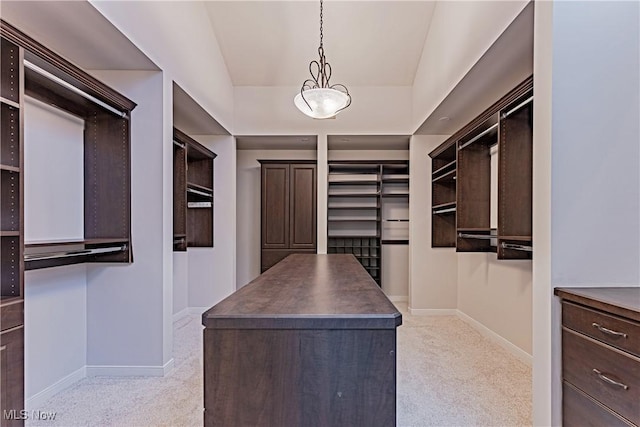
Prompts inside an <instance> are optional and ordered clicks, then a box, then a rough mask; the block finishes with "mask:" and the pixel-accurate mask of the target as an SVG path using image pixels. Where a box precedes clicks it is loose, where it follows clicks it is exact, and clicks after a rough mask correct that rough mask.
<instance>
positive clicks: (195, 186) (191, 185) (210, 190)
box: [187, 181, 213, 193]
mask: <svg viewBox="0 0 640 427" xmlns="http://www.w3.org/2000/svg"><path fill="white" fill-rule="evenodd" d="M187 188H193V189H195V190H200V191H206V192H208V193H213V188H210V187H205V186H204V185H198V184H196V183H194V182H189V181H187Z"/></svg>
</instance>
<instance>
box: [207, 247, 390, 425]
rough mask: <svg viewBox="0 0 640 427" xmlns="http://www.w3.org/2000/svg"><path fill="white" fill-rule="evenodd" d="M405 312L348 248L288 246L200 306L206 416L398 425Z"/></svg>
mask: <svg viewBox="0 0 640 427" xmlns="http://www.w3.org/2000/svg"><path fill="white" fill-rule="evenodd" d="M401 321H402V317H401V315H400V313H399V312H398V311H397V309H396V308H395V307H394V306H393V304H391V303H390V302H389V300H388V299H387V298H386V296H385V295H384V294H383V293H382V291H381V290H380V288H379V287H378V286H377V285H376V283H375V282H374V281H373V280H372V279H371V277H370V276H369V275H368V274H367V273H366V272H365V271H364V269H363V268H362V267H361V266H360V264H359V263H358V261H357V260H356V259H355V257H353V256H352V255H302V254H293V255H290V256H289V257H287V258H286V259H285V260H284V261H282V262H280V263H278V264H277V265H275V266H274V267H272V268H271V269H270V270H268V271H267V272H266V273H264V274H262V275H261V276H259V277H258V278H257V279H255V280H254V281H252V282H251V283H249V284H248V285H246V286H245V287H243V288H241V289H240V290H238V291H237V292H236V293H234V294H233V295H231V296H230V297H228V298H227V299H225V300H223V301H222V302H220V303H218V304H217V305H216V306H214V307H212V308H211V309H210V310H208V311H207V312H205V313H204V314H203V325H205V327H206V328H205V331H204V402H205V413H204V424H205V425H206V426H230V425H233V426H258V425H260V426H303V425H304V426H325V425H331V426H356V425H363V426H364V425H366V426H393V425H395V421H396V331H395V328H396V327H397V326H399V325H400V324H401Z"/></svg>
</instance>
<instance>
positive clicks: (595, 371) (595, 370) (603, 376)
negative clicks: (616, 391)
mask: <svg viewBox="0 0 640 427" xmlns="http://www.w3.org/2000/svg"><path fill="white" fill-rule="evenodd" d="M593 373H594V374H596V375H597V376H598V378H600V379H601V380H602V381H604V382H607V383H609V384H611V385H615V386H618V387H621V388H623V389H624V390H627V389H628V388H629V386H628V385H626V384H622V383H619V382H618V381H616V380H612V379H611V378H609V377H608V376H606V375H605V374H603V373H602V372H600V371H599V370H597V369H596V368H593Z"/></svg>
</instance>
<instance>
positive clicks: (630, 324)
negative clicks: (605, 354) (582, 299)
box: [562, 301, 640, 357]
mask: <svg viewBox="0 0 640 427" xmlns="http://www.w3.org/2000/svg"><path fill="white" fill-rule="evenodd" d="M594 324H595V325H594ZM562 325H563V326H565V327H567V328H569V329H573V330H574V331H576V332H579V333H581V334H584V335H587V336H590V337H591V338H595V339H597V340H599V341H602V342H604V343H606V344H609V345H612V346H614V347H617V348H619V349H621V350H624V351H628V352H629V353H632V354H634V355H636V356H638V357H640V323H638V322H634V321H631V320H627V319H624V318H621V317H618V316H615V315H611V314H608V313H604V312H602V311H599V310H592V309H589V308H587V307H583V306H581V305H577V304H573V303H571V302H566V301H565V302H563V303H562ZM598 326H600V327H601V328H606V329H607V330H610V331H613V332H617V333H618V334H616V333H613V332H612V333H607V332H606V330H605V331H603V330H602V329H598ZM620 334H624V335H620Z"/></svg>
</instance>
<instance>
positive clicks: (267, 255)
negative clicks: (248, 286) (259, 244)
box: [260, 249, 316, 273]
mask: <svg viewBox="0 0 640 427" xmlns="http://www.w3.org/2000/svg"><path fill="white" fill-rule="evenodd" d="M314 253H316V250H315V249H263V250H262V257H261V265H260V273H264V272H265V271H267V270H268V269H270V268H271V267H273V266H274V265H276V264H277V263H279V262H280V261H282V260H283V259H285V258H286V257H288V256H289V255H291V254H314Z"/></svg>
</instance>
